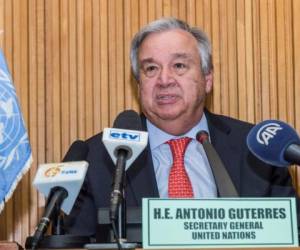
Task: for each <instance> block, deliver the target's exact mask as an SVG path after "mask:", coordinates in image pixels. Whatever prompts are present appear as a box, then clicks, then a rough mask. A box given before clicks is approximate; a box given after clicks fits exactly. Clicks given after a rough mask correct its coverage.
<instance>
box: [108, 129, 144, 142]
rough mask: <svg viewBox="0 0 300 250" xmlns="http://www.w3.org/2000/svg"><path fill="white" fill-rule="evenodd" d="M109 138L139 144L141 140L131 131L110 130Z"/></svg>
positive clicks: (137, 134) (138, 135)
mask: <svg viewBox="0 0 300 250" xmlns="http://www.w3.org/2000/svg"><path fill="white" fill-rule="evenodd" d="M109 137H110V138H112V139H120V140H126V141H136V142H139V141H140V140H141V136H140V134H139V133H135V132H133V131H130V132H129V131H126V132H125V131H124V132H122V131H120V130H118V131H117V130H111V131H110V133H109Z"/></svg>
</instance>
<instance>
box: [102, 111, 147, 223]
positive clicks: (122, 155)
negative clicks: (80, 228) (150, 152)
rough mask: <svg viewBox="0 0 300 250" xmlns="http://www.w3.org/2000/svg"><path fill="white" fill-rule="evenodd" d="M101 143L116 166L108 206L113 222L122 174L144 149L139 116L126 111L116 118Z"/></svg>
mask: <svg viewBox="0 0 300 250" xmlns="http://www.w3.org/2000/svg"><path fill="white" fill-rule="evenodd" d="M102 141H103V143H104V146H105V148H106V150H107V151H108V153H109V155H110V157H111V158H112V160H113V162H114V163H115V165H116V171H115V176H114V179H113V190H112V193H111V206H110V219H111V220H115V219H116V218H117V210H118V207H119V205H120V202H121V201H122V199H123V181H124V176H125V174H124V172H125V170H127V169H128V168H129V167H130V165H131V164H132V163H133V161H134V160H135V159H136V158H137V157H138V156H139V155H140V154H141V153H142V151H143V150H144V148H145V147H146V145H147V143H148V133H147V132H145V131H142V123H141V118H140V116H139V115H138V114H137V113H136V112H135V111H133V110H126V111H124V112H122V113H120V114H119V115H118V116H117V118H116V119H115V121H114V124H113V128H105V129H104V130H103V137H102Z"/></svg>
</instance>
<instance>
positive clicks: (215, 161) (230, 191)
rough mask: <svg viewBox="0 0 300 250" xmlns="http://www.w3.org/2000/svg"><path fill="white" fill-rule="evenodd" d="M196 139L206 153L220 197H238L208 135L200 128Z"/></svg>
mask: <svg viewBox="0 0 300 250" xmlns="http://www.w3.org/2000/svg"><path fill="white" fill-rule="evenodd" d="M196 139H197V141H199V142H200V143H201V144H202V146H203V149H204V151H205V153H206V156H207V159H208V162H209V165H210V167H211V169H212V172H213V175H214V177H215V181H216V185H217V187H218V191H219V194H220V196H221V197H238V196H239V195H238V192H237V190H236V188H235V186H234V184H233V183H232V180H231V177H230V176H229V174H228V172H227V170H226V168H225V166H224V164H223V162H222V160H221V159H220V157H219V155H218V153H217V151H216V150H215V149H214V147H213V145H212V144H211V143H210V142H209V135H208V133H207V132H206V131H204V130H201V131H199V132H198V133H197V135H196Z"/></svg>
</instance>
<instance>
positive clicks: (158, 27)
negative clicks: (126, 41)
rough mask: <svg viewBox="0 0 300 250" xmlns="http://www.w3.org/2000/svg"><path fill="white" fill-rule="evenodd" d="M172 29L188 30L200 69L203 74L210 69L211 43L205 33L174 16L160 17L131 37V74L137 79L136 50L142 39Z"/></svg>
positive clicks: (137, 50) (207, 72) (211, 67)
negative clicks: (197, 52)
mask: <svg viewBox="0 0 300 250" xmlns="http://www.w3.org/2000/svg"><path fill="white" fill-rule="evenodd" d="M172 29H182V30H185V31H187V32H189V33H190V34H191V35H192V36H193V37H195V39H196V40H197V44H198V51H199V56H200V59H201V71H202V73H203V74H204V75H207V74H209V73H210V72H211V71H212V69H213V65H212V56H211V44H210V41H209V39H208V37H207V35H206V34H205V33H204V32H203V31H201V30H200V29H198V28H196V27H190V26H189V25H188V24H187V23H185V22H183V21H181V20H179V19H176V18H172V17H170V18H161V19H158V20H156V21H154V22H151V23H150V24H148V25H147V26H145V27H144V28H143V29H141V30H140V31H139V32H138V33H137V34H136V35H135V36H134V38H133V40H132V42H131V49H130V60H131V68H132V72H133V75H134V77H135V79H136V80H137V81H139V62H138V52H139V47H140V46H141V44H142V42H143V41H144V39H145V38H146V37H147V36H148V35H150V34H152V33H159V32H163V31H168V30H172Z"/></svg>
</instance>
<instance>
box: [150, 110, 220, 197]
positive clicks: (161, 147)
mask: <svg viewBox="0 0 300 250" xmlns="http://www.w3.org/2000/svg"><path fill="white" fill-rule="evenodd" d="M147 130H148V133H149V142H150V148H151V153H152V160H153V165H154V171H155V176H156V182H157V185H158V191H159V196H160V197H161V198H167V197H168V179H169V172H170V169H171V166H172V162H173V159H172V152H171V149H170V147H169V145H168V144H166V142H167V141H168V140H170V139H176V138H180V137H190V138H192V141H191V142H190V143H189V145H188V147H187V149H186V152H185V156H184V165H185V168H186V171H187V174H188V176H189V178H190V180H191V183H192V187H193V192H194V197H195V198H213V197H217V188H216V184H215V180H214V177H213V174H212V171H211V168H210V165H209V163H208V160H207V157H206V154H205V152H204V149H203V147H202V145H201V143H199V142H198V141H197V140H196V135H197V133H198V132H199V131H201V130H205V131H207V132H208V133H209V131H208V126H207V120H206V117H205V115H204V114H203V116H202V118H201V120H200V121H199V123H198V124H197V125H196V126H195V127H193V128H192V129H191V130H190V131H188V132H187V133H186V134H184V135H182V136H173V135H170V134H168V133H166V132H164V131H162V130H161V129H159V128H157V127H156V126H154V125H153V124H152V123H151V122H150V121H149V120H148V119H147Z"/></svg>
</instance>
